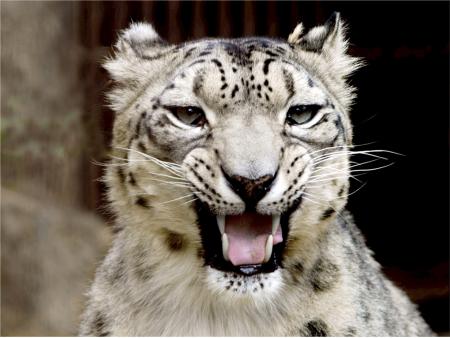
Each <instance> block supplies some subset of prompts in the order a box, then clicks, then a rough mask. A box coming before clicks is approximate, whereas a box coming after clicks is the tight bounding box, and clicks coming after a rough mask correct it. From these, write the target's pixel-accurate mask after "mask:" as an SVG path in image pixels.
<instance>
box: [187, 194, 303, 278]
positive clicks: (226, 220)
mask: <svg viewBox="0 0 450 338" xmlns="http://www.w3.org/2000/svg"><path fill="white" fill-rule="evenodd" d="M300 202H301V197H300V198H298V200H297V201H296V203H294V205H293V206H292V207H291V208H290V209H289V210H287V211H286V212H284V213H282V214H281V215H261V214H258V213H256V212H254V211H246V212H244V213H243V214H241V215H225V216H223V215H215V214H213V213H212V212H211V211H210V209H209V208H208V205H207V204H205V203H203V202H200V201H197V203H196V210H197V215H198V225H199V228H200V235H201V239H202V244H203V258H204V261H205V264H206V265H209V266H211V267H212V268H215V269H217V270H222V271H226V272H233V273H237V274H240V275H246V276H251V275H254V274H258V273H270V272H273V271H275V270H276V269H278V267H280V266H282V261H283V252H284V248H285V246H286V242H287V239H288V236H289V218H290V215H291V214H292V212H293V211H294V210H295V209H296V208H297V207H298V206H299V204H300Z"/></svg>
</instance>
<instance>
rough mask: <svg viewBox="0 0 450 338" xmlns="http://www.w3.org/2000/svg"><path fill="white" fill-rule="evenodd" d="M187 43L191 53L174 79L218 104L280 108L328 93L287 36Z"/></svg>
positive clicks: (222, 106)
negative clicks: (299, 59) (299, 60)
mask: <svg viewBox="0 0 450 338" xmlns="http://www.w3.org/2000/svg"><path fill="white" fill-rule="evenodd" d="M184 48H185V55H187V57H185V59H186V60H185V62H184V63H183V65H182V66H181V67H180V71H179V72H178V73H177V76H176V77H175V81H174V82H176V83H178V84H179V85H178V88H179V89H180V90H184V91H185V92H186V91H191V92H192V93H193V94H194V95H195V96H197V97H199V98H200V99H202V100H203V101H204V102H205V103H206V104H208V105H209V106H212V107H213V108H215V109H222V110H224V109H227V108H229V107H231V106H233V105H240V104H243V103H245V104H253V105H258V106H264V107H266V108H274V107H276V108H279V107H282V106H284V105H286V104H287V103H288V102H289V101H291V100H293V99H296V100H300V101H303V102H301V103H320V102H317V101H323V100H325V94H324V92H323V91H322V90H321V89H320V88H319V86H317V84H316V81H315V80H314V79H313V77H312V76H311V75H310V74H309V73H308V72H307V70H306V69H305V68H304V67H303V66H302V65H301V64H300V63H299V62H298V61H297V60H296V58H295V55H294V53H293V52H292V50H291V47H290V46H289V44H287V43H286V42H284V41H281V40H280V41H278V40H272V39H265V38H247V39H234V40H209V41H203V42H200V43H195V44H192V45H186V46H185V47H184ZM183 84H184V85H183Z"/></svg>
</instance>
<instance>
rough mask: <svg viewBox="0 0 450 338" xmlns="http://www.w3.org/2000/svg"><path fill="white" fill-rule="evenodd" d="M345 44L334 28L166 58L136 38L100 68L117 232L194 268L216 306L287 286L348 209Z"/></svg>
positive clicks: (199, 47)
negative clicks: (107, 78)
mask: <svg viewBox="0 0 450 338" xmlns="http://www.w3.org/2000/svg"><path fill="white" fill-rule="evenodd" d="M342 30H343V27H342V24H341V22H340V20H339V17H338V16H335V17H333V18H331V19H330V21H329V22H327V23H326V24H325V25H324V26H320V27H316V28H313V29H312V30H310V31H309V32H308V33H306V34H303V32H302V26H301V25H299V26H298V27H297V28H296V30H295V31H294V33H293V34H291V36H290V37H289V40H288V41H282V40H274V39H267V38H243V39H233V40H218V39H217V40H214V39H212V40H201V41H196V42H189V43H186V44H183V45H178V46H171V45H168V44H166V43H165V42H163V41H162V40H161V39H160V38H159V37H158V36H157V34H156V33H155V32H154V30H153V29H152V27H151V26H149V25H146V24H133V25H131V27H130V28H129V29H128V30H126V31H125V32H124V33H123V34H122V35H121V37H120V39H119V42H118V43H117V45H116V47H117V53H116V56H115V58H113V59H112V60H110V61H109V62H108V63H107V64H106V68H107V69H108V70H109V71H110V73H111V75H112V77H113V79H115V80H116V82H117V83H118V87H117V88H116V89H115V90H114V91H113V92H112V93H111V95H110V99H111V104H112V106H113V108H114V109H115V110H116V112H117V119H116V124H115V130H114V144H113V146H114V147H115V149H114V151H115V154H116V159H115V160H114V164H116V166H112V167H111V168H110V169H109V172H108V176H107V179H108V182H109V186H110V200H111V203H112V205H113V207H114V208H115V211H116V213H117V214H118V218H119V221H118V223H119V224H127V226H129V227H135V229H139V230H136V231H139V233H141V234H143V235H144V234H145V236H148V235H149V234H151V236H153V237H152V238H153V240H154V241H156V242H157V243H159V244H155V245H156V247H158V248H159V249H158V250H165V251H166V252H167V255H165V256H164V255H162V254H161V252H159V253H158V255H155V257H160V256H161V257H162V258H161V260H173V259H177V257H179V256H177V255H184V259H187V258H186V257H190V260H188V261H185V262H189V263H186V264H187V266H188V267H191V268H192V269H193V270H192V273H194V271H195V273H199V275H200V276H202V277H201V278H204V280H205V282H206V284H207V285H208V287H209V289H210V290H211V291H213V292H216V293H217V294H218V295H224V294H225V295H228V294H229V293H232V294H235V295H242V296H243V295H247V296H250V297H254V295H272V294H276V291H277V290H278V289H279V287H280V286H281V285H283V284H284V283H289V280H290V279H292V278H294V277H293V276H295V274H298V273H299V270H301V268H302V256H303V255H307V254H308V250H309V248H310V245H313V244H312V243H315V242H316V240H317V239H318V238H320V236H321V234H322V233H323V232H325V231H327V225H328V223H329V222H330V220H331V219H332V218H333V217H334V215H335V214H336V213H338V212H339V211H340V210H341V209H342V208H343V206H344V205H345V203H346V195H347V191H348V177H349V164H348V153H347V147H348V146H349V145H350V144H351V138H352V132H351V124H350V120H349V116H348V112H347V109H348V106H349V104H350V101H351V98H352V89H351V88H350V87H349V86H347V85H346V84H345V81H344V79H345V77H346V76H347V75H348V74H349V73H350V72H351V71H352V70H353V69H354V68H355V67H356V63H355V60H354V59H352V58H350V57H349V56H347V55H346V54H345V49H346V48H345V47H346V44H345V40H344V38H343V35H342ZM149 245H150V243H149ZM163 256H164V257H163ZM155 259H156V258H155ZM180 262H181V260H180ZM183 271H184V270H183Z"/></svg>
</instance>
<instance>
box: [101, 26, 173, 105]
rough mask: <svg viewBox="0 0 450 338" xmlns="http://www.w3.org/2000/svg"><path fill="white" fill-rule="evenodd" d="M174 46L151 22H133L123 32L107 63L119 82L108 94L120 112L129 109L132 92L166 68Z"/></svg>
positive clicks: (107, 68) (112, 76) (114, 77)
mask: <svg viewBox="0 0 450 338" xmlns="http://www.w3.org/2000/svg"><path fill="white" fill-rule="evenodd" d="M172 47H173V46H171V45H169V44H168V43H167V42H166V41H164V40H163V39H161V37H160V36H159V35H158V33H156V31H155V30H154V29H153V27H152V25H150V24H148V23H143V22H140V23H132V24H131V25H130V26H129V27H128V28H127V29H125V30H123V31H122V32H120V34H119V38H118V40H117V42H116V44H115V46H114V55H113V56H112V57H111V58H109V59H108V60H107V61H106V62H105V63H104V65H103V67H104V68H105V69H106V70H107V71H108V72H109V74H110V76H111V78H112V79H113V80H114V82H116V84H117V85H118V86H117V87H116V88H115V89H113V91H112V92H111V93H109V95H108V97H109V100H110V104H111V107H112V108H113V109H114V110H115V111H116V112H120V111H122V110H123V109H125V108H126V107H127V105H128V104H127V103H128V102H130V100H131V99H132V97H130V95H132V93H133V92H134V93H135V94H136V92H138V91H139V89H140V88H142V86H144V85H145V84H146V83H147V82H148V81H149V80H150V79H151V77H152V75H153V74H154V73H156V70H158V69H162V63H163V62H164V61H165V58H164V56H167V55H168V54H169V53H168V52H170V51H171V50H172Z"/></svg>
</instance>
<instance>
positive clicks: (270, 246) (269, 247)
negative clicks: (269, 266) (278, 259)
mask: <svg viewBox="0 0 450 338" xmlns="http://www.w3.org/2000/svg"><path fill="white" fill-rule="evenodd" d="M272 249H273V236H272V235H269V237H268V238H267V242H266V254H265V256H264V263H266V262H267V261H269V259H270V256H272Z"/></svg>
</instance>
